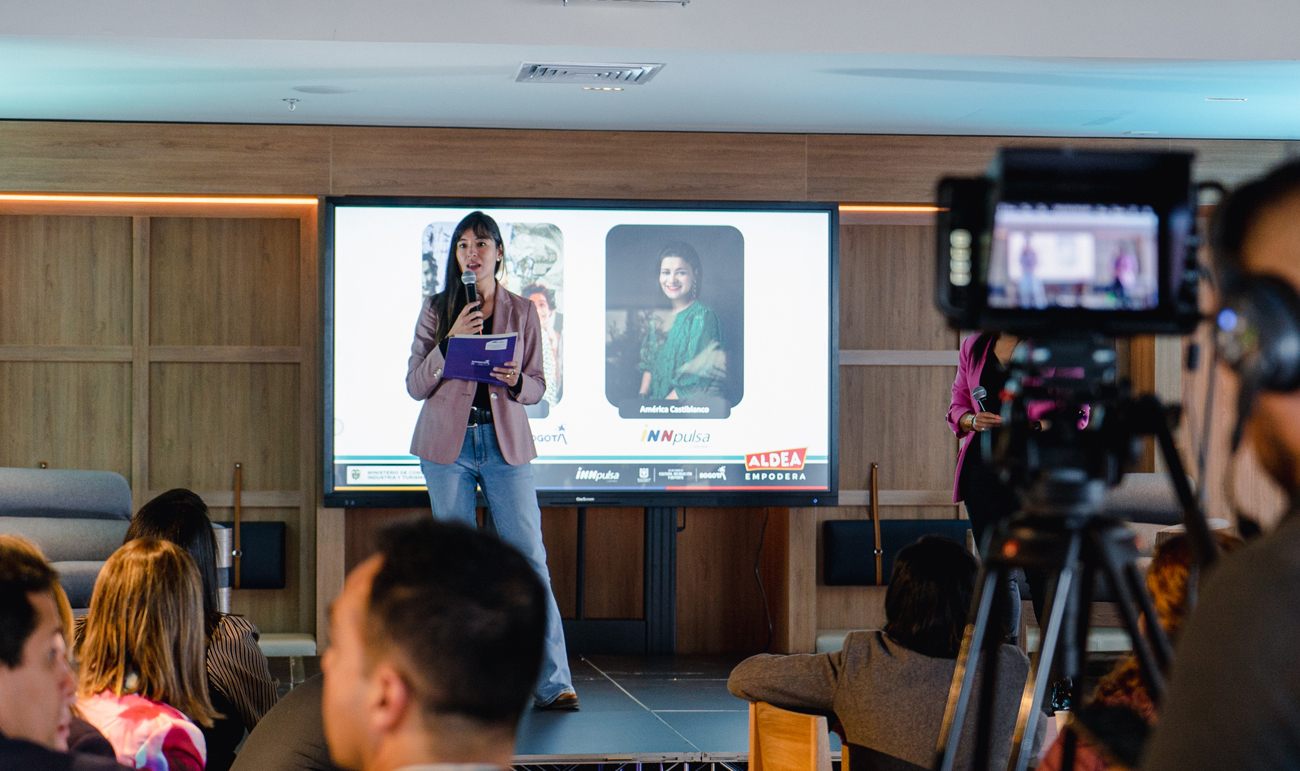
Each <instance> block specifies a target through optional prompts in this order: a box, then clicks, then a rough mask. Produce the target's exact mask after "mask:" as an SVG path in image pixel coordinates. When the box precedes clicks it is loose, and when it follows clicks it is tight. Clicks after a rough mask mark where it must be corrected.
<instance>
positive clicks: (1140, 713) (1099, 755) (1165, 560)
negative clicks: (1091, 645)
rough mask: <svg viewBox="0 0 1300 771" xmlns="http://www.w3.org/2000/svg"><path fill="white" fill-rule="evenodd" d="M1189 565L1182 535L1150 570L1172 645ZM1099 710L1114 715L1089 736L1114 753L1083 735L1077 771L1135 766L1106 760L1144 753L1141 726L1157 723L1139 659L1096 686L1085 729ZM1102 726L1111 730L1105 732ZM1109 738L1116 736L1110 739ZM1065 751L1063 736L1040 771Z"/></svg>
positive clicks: (1223, 539) (1225, 539)
mask: <svg viewBox="0 0 1300 771" xmlns="http://www.w3.org/2000/svg"><path fill="white" fill-rule="evenodd" d="M1215 537H1216V538H1217V539H1218V542H1219V549H1220V551H1221V552H1230V551H1233V550H1235V549H1236V548H1237V547H1238V546H1240V545H1241V543H1242V541H1241V539H1240V538H1237V537H1236V536H1233V535H1228V534H1227V533H1223V532H1218V533H1215ZM1191 564H1192V552H1191V542H1190V541H1188V540H1187V536H1185V535H1180V536H1177V537H1175V538H1171V539H1169V540H1168V541H1165V542H1164V543H1162V544H1161V545H1160V546H1159V548H1157V549H1156V553H1155V556H1154V557H1153V559H1152V560H1151V567H1150V568H1149V569H1148V570H1147V591H1148V592H1150V593H1151V600H1152V602H1153V603H1154V604H1155V608H1156V615H1157V616H1158V617H1159V619H1160V626H1161V627H1162V628H1163V629H1164V630H1165V634H1167V635H1168V636H1169V640H1170V642H1175V643H1176V642H1177V641H1178V633H1179V632H1180V631H1181V630H1182V626H1183V618H1184V616H1185V615H1186V613H1187V576H1188V573H1189V570H1190V567H1191ZM1144 621H1145V619H1144ZM1099 708H1102V709H1108V711H1109V712H1110V714H1107V715H1105V716H1103V717H1102V718H1101V719H1100V720H1098V721H1097V722H1096V723H1095V724H1091V726H1090V731H1091V733H1092V734H1093V736H1094V738H1096V739H1098V740H1100V741H1101V742H1103V743H1105V744H1107V745H1108V746H1110V748H1111V750H1112V752H1110V753H1107V752H1105V751H1104V750H1102V749H1100V748H1098V747H1096V746H1094V745H1093V744H1091V743H1090V742H1089V741H1088V739H1087V738H1086V737H1085V736H1084V735H1082V734H1076V736H1077V737H1078V739H1077V743H1076V745H1075V754H1074V769H1075V771H1103V769H1110V768H1116V769H1119V768H1124V767H1126V766H1130V765H1135V764H1136V760H1137V758H1128V759H1127V760H1128V761H1129V762H1128V763H1127V764H1124V765H1112V764H1110V763H1109V762H1107V756H1110V757H1116V756H1117V755H1118V756H1119V758H1120V759H1124V758H1123V755H1124V754H1128V753H1127V752H1125V750H1127V749H1128V748H1133V749H1137V748H1140V747H1141V745H1142V742H1143V741H1145V739H1146V732H1145V731H1143V730H1142V729H1141V726H1142V724H1143V723H1145V724H1146V725H1147V726H1152V725H1155V722H1156V705H1155V702H1154V701H1153V700H1152V699H1151V693H1150V692H1149V691H1148V690H1147V685H1146V681H1145V680H1143V678H1142V671H1141V669H1139V667H1138V662H1137V657H1135V656H1131V655H1130V656H1129V657H1128V658H1126V659H1124V660H1123V661H1121V662H1120V663H1119V664H1117V665H1116V666H1115V669H1113V670H1111V672H1110V673H1109V674H1107V675H1106V676H1105V677H1103V678H1102V679H1101V681H1100V682H1098V683H1097V690H1096V691H1095V692H1094V693H1093V696H1092V701H1091V702H1090V703H1089V704H1088V706H1087V707H1086V708H1084V710H1083V711H1082V712H1081V713H1080V716H1081V717H1083V718H1084V720H1083V722H1084V724H1085V725H1089V724H1090V723H1092V721H1089V720H1088V718H1087V715H1088V713H1089V712H1090V711H1091V713H1092V714H1094V715H1098V714H1099V712H1098V709H1099ZM1119 708H1122V709H1126V710H1129V711H1131V712H1132V713H1133V714H1134V715H1135V716H1136V718H1137V720H1122V721H1121V720H1119V719H1117V717H1116V715H1115V710H1117V709H1119ZM1128 726H1136V727H1137V728H1138V730H1137V732H1136V735H1129V734H1130V733H1131V731H1130V730H1127V727H1128ZM1103 727H1108V728H1109V729H1110V730H1109V731H1103ZM1111 733H1115V734H1118V735H1113V736H1112V735H1107V734H1111ZM1064 750H1065V736H1064V735H1061V736H1058V737H1057V739H1056V741H1055V742H1054V743H1053V744H1052V746H1051V747H1050V748H1049V749H1048V750H1047V753H1046V755H1045V756H1044V757H1043V762H1042V763H1040V764H1039V765H1038V769H1039V771H1059V769H1060V768H1061V763H1062V761H1063V759H1064V758H1063V753H1064Z"/></svg>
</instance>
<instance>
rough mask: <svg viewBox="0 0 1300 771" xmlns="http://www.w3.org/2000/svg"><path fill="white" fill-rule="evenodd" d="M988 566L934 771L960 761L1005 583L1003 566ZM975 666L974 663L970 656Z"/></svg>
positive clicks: (954, 676) (982, 572) (945, 770)
mask: <svg viewBox="0 0 1300 771" xmlns="http://www.w3.org/2000/svg"><path fill="white" fill-rule="evenodd" d="M987 565H988V563H985V566H984V567H981V568H980V580H979V583H978V584H976V586H977V587H978V588H979V595H978V596H977V597H976V598H975V604H974V606H973V608H972V610H973V611H974V612H973V614H972V615H973V618H972V619H971V621H970V623H968V624H967V625H966V634H965V635H964V636H963V637H962V641H961V651H960V652H959V653H958V654H957V667H956V669H954V670H953V673H952V686H951V687H950V688H949V689H948V706H947V707H946V708H945V709H944V712H943V725H941V726H940V728H939V745H938V747H937V748H936V749H935V771H952V769H953V766H954V764H955V763H956V761H957V747H958V745H960V744H961V728H962V722H963V721H964V720H965V717H966V706H967V705H968V704H969V703H970V693H971V691H972V690H973V689H974V687H975V669H976V667H975V663H978V662H979V652H980V651H981V650H982V649H983V648H984V638H985V636H986V635H987V634H988V627H989V615H990V612H991V611H992V609H993V599H994V596H995V595H996V594H997V587H998V585H999V584H1000V583H1001V582H1002V581H1004V580H1005V578H1004V577H1003V571H1004V570H1005V568H1002V567H1000V566H997V567H994V568H993V569H992V570H989V569H988V566H987ZM972 653H973V654H974V655H975V662H974V663H972V662H971V654H972Z"/></svg>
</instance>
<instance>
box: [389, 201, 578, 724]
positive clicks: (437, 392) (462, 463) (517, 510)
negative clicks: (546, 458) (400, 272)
mask: <svg viewBox="0 0 1300 771" xmlns="http://www.w3.org/2000/svg"><path fill="white" fill-rule="evenodd" d="M504 257H505V254H504V251H503V244H502V240H501V230H500V229H499V228H498V227H497V223H496V222H495V221H493V219H492V218H491V217H489V216H487V215H486V214H484V213H483V212H477V211H476V212H474V213H472V214H470V215H469V216H467V217H465V219H463V220H461V221H460V224H458V225H456V229H455V230H454V231H453V232H452V237H451V254H450V256H449V257H448V259H447V268H446V271H445V272H444V275H443V290H442V292H440V293H439V294H436V295H434V296H433V297H430V298H428V299H427V300H425V301H424V306H423V308H422V309H421V310H420V320H419V321H418V322H417V323H416V326H415V342H414V343H412V344H411V358H410V360H409V361H408V362H407V369H406V390H407V392H408V393H410V395H411V398H413V399H418V400H422V401H423V402H424V406H423V407H421V408H420V418H419V420H418V421H417V422H416V424H415V436H414V437H413V438H412V439H411V454H412V455H416V456H418V457H419V458H420V469H421V471H423V472H424V479H425V482H426V483H427V484H428V486H429V502H430V504H432V507H433V516H434V518H435V519H438V520H442V521H446V522H460V523H462V524H465V525H467V526H469V527H474V526H475V525H476V524H477V517H476V515H475V493H476V488H478V487H480V486H481V487H482V488H483V494H484V495H486V496H487V501H488V507H489V514H488V517H487V521H488V525H489V527H491V528H492V529H494V530H495V531H496V533H497V535H498V536H499V537H500V538H501V540H503V541H505V542H506V543H508V544H510V545H511V546H514V547H515V548H516V549H518V550H519V551H520V552H522V553H523V554H524V556H525V557H527V558H528V561H529V562H530V563H532V566H533V569H534V570H535V571H537V575H538V577H539V578H541V580H542V584H543V585H544V586H545V587H546V593H547V597H548V610H547V620H546V651H545V655H544V657H543V661H542V675H541V679H540V680H539V682H538V684H537V688H536V690H535V691H534V693H533V696H534V701H535V703H536V705H537V706H538V707H540V708H543V709H577V708H578V697H577V695H576V694H575V693H574V691H573V684H572V677H571V676H570V674H569V662H568V653H567V651H566V650H565V645H564V626H563V623H562V622H561V620H560V609H559V607H558V606H557V605H556V603H555V594H554V592H552V591H551V579H550V572H549V570H548V569H547V567H546V547H545V546H544V545H543V544H542V512H541V509H539V508H538V506H537V486H536V485H535V484H534V483H533V470H532V467H531V466H530V465H529V461H531V460H532V459H533V458H535V457H537V450H536V449H535V448H534V446H533V434H532V429H531V428H530V427H529V425H528V416H527V414H526V413H525V412H524V405H525V404H536V403H537V402H538V401H540V400H541V398H542V394H543V393H545V392H546V380H545V378H544V377H543V374H542V345H541V322H540V321H539V319H538V316H537V309H536V308H535V307H534V306H533V304H532V303H531V302H529V301H528V300H525V299H524V298H522V297H519V296H518V295H516V294H513V293H511V292H510V291H508V290H507V289H506V288H505V287H503V286H501V284H500V283H498V282H499V280H500V278H501V276H502V275H503V274H504V273H505V264H504V262H505V260H504ZM463 272H469V273H473V274H474V276H475V278H476V279H477V286H478V295H479V300H478V301H477V302H474V303H469V302H468V301H467V297H466V294H465V290H464V288H463V286H464V285H463V284H462V282H461V274H462V273H463ZM508 332H515V333H518V335H519V337H518V342H517V343H516V347H515V355H514V359H515V360H514V361H509V362H506V364H505V366H503V367H493V368H492V376H493V377H494V378H496V379H497V380H499V381H500V383H494V384H492V385H488V384H487V383H476V382H472V381H468V380H454V379H444V378H443V377H442V369H443V364H444V362H445V361H446V354H447V338H448V337H450V336H452V335H476V334H494V333H495V334H504V333H508ZM520 362H522V366H521V365H520Z"/></svg>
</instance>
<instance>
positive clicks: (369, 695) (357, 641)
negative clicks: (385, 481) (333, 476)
mask: <svg viewBox="0 0 1300 771" xmlns="http://www.w3.org/2000/svg"><path fill="white" fill-rule="evenodd" d="M546 602H547V596H546V591H545V589H543V587H542V583H541V581H540V579H538V577H537V575H536V573H534V572H533V569H532V567H531V566H530V565H529V563H528V561H527V560H526V559H524V557H523V555H522V554H520V553H519V552H517V551H515V549H513V548H511V547H510V546H508V545H506V544H505V543H503V542H501V541H500V540H498V539H496V538H494V537H492V536H489V535H484V534H480V533H478V532H475V531H473V530H470V529H468V528H466V527H464V526H462V525H454V524H445V523H438V522H434V521H432V520H422V521H419V522H415V523H411V524H406V525H401V526H398V527H396V528H393V529H390V530H388V531H386V532H385V533H384V535H383V537H382V538H381V544H380V549H379V553H378V554H377V555H375V556H373V557H371V558H370V559H368V560H366V561H365V562H363V563H361V564H360V565H358V566H357V567H356V568H355V569H354V570H353V571H352V573H351V574H350V575H349V576H348V578H347V582H346V583H345V585H344V587H343V593H342V594H340V595H339V597H338V599H337V600H336V601H335V602H334V606H333V608H332V609H331V613H330V647H329V650H327V651H326V652H325V655H324V658H323V660H322V662H321V666H322V669H323V670H324V675H325V681H324V697H323V704H322V711H323V713H324V714H323V717H324V726H325V738H326V740H327V741H328V743H329V749H330V755H331V756H332V757H333V759H334V762H335V763H337V764H338V765H339V766H342V767H343V768H347V769H354V771H390V770H391V769H398V768H402V767H405V766H415V765H420V764H439V763H454V764H465V765H468V766H474V767H477V768H478V769H482V768H484V767H491V766H495V767H499V768H503V769H504V768H508V767H509V766H510V763H511V759H512V757H513V755H514V746H515V730H516V728H517V727H518V725H519V718H520V715H521V714H522V713H523V709H524V705H525V704H526V703H527V702H528V699H529V697H530V695H531V694H532V691H533V686H534V685H535V684H536V683H537V678H538V675H539V674H540V671H541V664H542V641H543V637H544V635H545V633H546ZM422 767H423V766H422Z"/></svg>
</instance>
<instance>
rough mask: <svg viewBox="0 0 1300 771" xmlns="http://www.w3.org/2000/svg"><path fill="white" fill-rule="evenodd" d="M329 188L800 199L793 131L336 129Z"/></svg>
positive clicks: (797, 140)
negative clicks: (774, 132) (741, 132)
mask: <svg viewBox="0 0 1300 771" xmlns="http://www.w3.org/2000/svg"><path fill="white" fill-rule="evenodd" d="M333 131H334V145H333V157H332V160H331V168H332V172H333V177H332V179H333V188H332V190H333V193H334V194H335V195H441V196H499V197H506V198H526V197H533V198H680V199H693V198H702V199H713V200H719V199H721V200H725V199H736V200H756V201H801V200H804V199H805V197H806V190H805V178H804V168H805V166H804V146H805V139H804V137H803V136H801V135H796V134H678V133H671V132H629V131H513V130H493V129H411V128H360V127H357V128H353V127H338V128H335V129H334V130H333Z"/></svg>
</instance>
